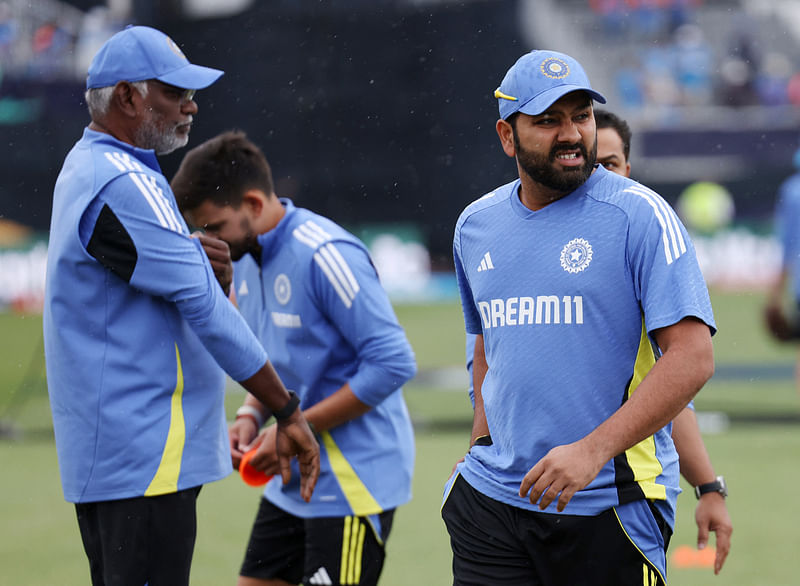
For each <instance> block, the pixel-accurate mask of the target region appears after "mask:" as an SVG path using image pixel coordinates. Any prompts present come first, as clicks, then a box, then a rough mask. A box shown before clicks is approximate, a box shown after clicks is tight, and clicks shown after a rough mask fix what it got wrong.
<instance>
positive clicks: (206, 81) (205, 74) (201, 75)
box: [156, 63, 225, 90]
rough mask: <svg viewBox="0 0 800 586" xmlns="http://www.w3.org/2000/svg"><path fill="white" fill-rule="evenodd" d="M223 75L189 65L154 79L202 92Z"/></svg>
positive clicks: (198, 66) (217, 70) (214, 70)
mask: <svg viewBox="0 0 800 586" xmlns="http://www.w3.org/2000/svg"><path fill="white" fill-rule="evenodd" d="M223 73H225V72H224V71H221V70H219V69H212V68H211V67H203V66H202V65H192V64H191V63H190V64H188V65H186V66H185V67H181V68H180V69H175V70H174V71H170V72H169V73H165V74H164V75H159V76H158V77H157V78H156V79H157V80H158V81H163V82H164V83H168V84H169V85H174V86H175V87H179V88H183V89H187V90H202V89H204V88H207V87H208V86H210V85H211V84H212V83H214V82H215V81H217V80H218V79H219V78H220V77H222V74H223Z"/></svg>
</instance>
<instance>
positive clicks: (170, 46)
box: [167, 37, 186, 59]
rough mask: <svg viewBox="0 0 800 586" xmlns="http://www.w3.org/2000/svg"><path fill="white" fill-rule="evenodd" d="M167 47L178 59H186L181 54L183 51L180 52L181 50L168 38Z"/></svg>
mask: <svg viewBox="0 0 800 586" xmlns="http://www.w3.org/2000/svg"><path fill="white" fill-rule="evenodd" d="M167 45H168V46H169V48H170V49H172V52H173V53H175V54H176V55H177V56H178V57H180V58H181V59H186V55H184V54H183V51H181V48H180V47H179V46H178V44H177V43H176V42H175V41H173V40H172V39H170V38H169V37H167Z"/></svg>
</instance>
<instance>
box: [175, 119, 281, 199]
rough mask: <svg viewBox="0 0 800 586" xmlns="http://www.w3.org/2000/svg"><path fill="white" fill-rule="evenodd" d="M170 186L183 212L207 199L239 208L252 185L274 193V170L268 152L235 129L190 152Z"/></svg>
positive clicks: (254, 187) (269, 193)
mask: <svg viewBox="0 0 800 586" xmlns="http://www.w3.org/2000/svg"><path fill="white" fill-rule="evenodd" d="M170 186H171V187H172V191H173V193H174V194H175V199H176V201H177V202H178V207H179V208H180V210H181V212H182V213H183V212H186V211H189V210H193V209H196V208H197V207H199V206H200V205H201V204H202V203H203V202H205V201H206V200H210V201H211V202H212V203H214V204H215V205H218V206H227V205H229V206H232V207H234V208H238V207H239V206H241V205H242V198H243V196H244V194H245V192H246V191H247V190H248V189H259V190H261V191H263V192H264V193H265V194H266V195H267V197H269V196H271V194H272V192H273V183H272V170H271V169H270V166H269V163H268V162H267V159H266V157H265V156H264V153H263V152H261V149H259V148H258V147H257V146H256V145H255V144H254V143H253V142H252V141H250V140H249V139H248V138H247V135H245V133H244V132H241V131H239V130H231V131H227V132H223V133H222V134H219V135H217V136H215V137H214V138H211V139H209V140H207V141H205V142H204V143H202V144H200V145H198V146H196V147H194V148H193V149H192V150H190V151H189V152H188V153H186V156H185V157H184V158H183V161H182V162H181V165H180V167H179V168H178V171H177V173H175V177H173V178H172V182H171V183H170Z"/></svg>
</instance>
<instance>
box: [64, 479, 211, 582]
mask: <svg viewBox="0 0 800 586" xmlns="http://www.w3.org/2000/svg"><path fill="white" fill-rule="evenodd" d="M199 493H200V487H199V486H197V487H195V488H189V489H186V490H181V491H179V492H176V493H172V494H165V495H160V496H151V497H137V498H130V499H121V500H116V501H101V502H96V503H78V504H76V505H75V511H76V512H77V514H78V527H80V530H81V538H82V539H83V548H84V550H85V551H86V556H87V557H88V558H89V570H90V573H91V576H92V584H94V586H128V585H130V586H142V585H143V584H145V583H146V584H148V586H188V584H189V570H190V568H191V565H192V553H193V552H194V542H195V536H196V534H197V507H196V504H197V495H198V494H199Z"/></svg>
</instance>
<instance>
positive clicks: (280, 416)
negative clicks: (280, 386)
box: [272, 391, 300, 421]
mask: <svg viewBox="0 0 800 586" xmlns="http://www.w3.org/2000/svg"><path fill="white" fill-rule="evenodd" d="M298 405H300V397H298V396H297V393H295V392H294V391H289V401H288V402H287V403H286V405H284V406H283V407H281V408H280V409H278V410H277V411H273V412H272V415H273V416H274V417H275V419H277V420H278V421H283V420H284V419H288V418H289V417H291V416H292V413H294V412H295V410H296V409H297V406H298Z"/></svg>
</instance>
